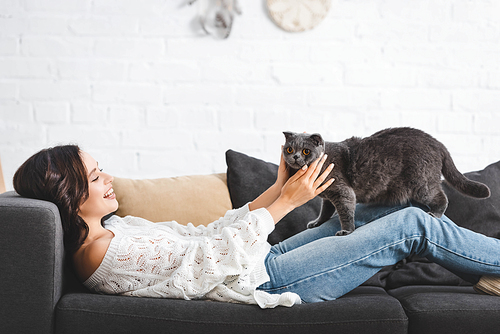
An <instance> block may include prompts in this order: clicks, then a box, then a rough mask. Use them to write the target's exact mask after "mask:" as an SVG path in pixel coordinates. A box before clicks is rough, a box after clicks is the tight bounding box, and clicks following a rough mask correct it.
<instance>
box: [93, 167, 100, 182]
mask: <svg viewBox="0 0 500 334" xmlns="http://www.w3.org/2000/svg"><path fill="white" fill-rule="evenodd" d="M99 172H102V168H99ZM97 180H99V175H98V176H96V177H95V179H93V180H92V182H94V181H97Z"/></svg>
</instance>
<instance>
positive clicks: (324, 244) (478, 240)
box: [259, 204, 500, 303]
mask: <svg viewBox="0 0 500 334" xmlns="http://www.w3.org/2000/svg"><path fill="white" fill-rule="evenodd" d="M355 219H356V230H355V231H354V232H353V233H351V234H349V235H347V236H340V237H337V236H335V233H336V232H337V231H339V230H340V223H339V219H338V216H337V215H335V216H334V217H333V218H332V219H330V220H329V221H327V222H325V223H324V224H323V225H321V226H319V227H316V228H313V229H308V230H305V231H303V232H301V233H298V234H297V235H294V236H293V237H291V238H289V239H287V240H285V241H283V242H281V243H279V244H276V245H274V246H273V247H272V248H271V251H270V252H269V254H268V255H267V257H266V268H267V272H268V274H269V276H270V278H271V280H270V281H269V282H266V283H264V284H263V285H261V286H260V287H259V289H260V290H265V291H267V292H269V293H284V292H287V291H291V292H295V293H297V294H298V295H299V296H300V297H301V299H302V300H303V301H304V302H306V303H312V302H319V301H325V300H333V299H336V298H338V297H340V296H342V295H344V294H346V293H347V292H349V291H351V290H352V289H354V288H356V287H357V286H359V285H361V284H362V283H364V282H365V281H366V280H367V279H369V278H370V277H371V276H373V275H374V274H376V273H377V272H378V271H379V270H380V269H381V268H382V267H384V266H387V265H392V264H395V263H396V262H398V261H400V260H403V259H405V258H406V257H408V256H410V255H412V254H417V255H419V256H422V257H426V258H427V259H429V260H430V261H433V262H435V263H438V264H440V265H441V266H443V267H445V268H446V269H448V270H450V271H452V272H454V273H456V274H457V275H459V276H461V277H465V276H467V277H468V278H469V280H470V281H472V282H473V283H475V282H477V280H479V277H480V276H481V275H486V274H489V275H497V276H498V275H500V240H498V239H494V238H490V237H486V236H484V235H482V234H479V233H475V232H473V231H471V230H468V229H465V228H462V227H459V226H457V225H456V224H455V223H453V222H452V221H451V220H450V219H448V218H447V217H445V216H443V217H442V218H440V219H437V218H434V217H432V216H430V215H429V214H427V213H426V211H424V210H422V209H421V208H419V207H415V206H413V205H412V204H405V205H401V206H376V205H362V204H359V205H357V207H356V214H355ZM368 223H370V224H368Z"/></svg>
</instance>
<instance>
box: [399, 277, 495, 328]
mask: <svg viewBox="0 0 500 334" xmlns="http://www.w3.org/2000/svg"><path fill="white" fill-rule="evenodd" d="M389 294H390V295H392V296H394V297H396V298H397V299H398V300H399V301H400V302H401V305H403V308H404V310H405V312H406V314H407V315H408V318H409V321H410V322H409V328H408V332H409V333H425V334H469V333H481V334H497V333H499V332H500V298H498V297H494V296H485V295H480V294H477V293H476V292H475V291H474V290H473V288H472V287H453V286H408V287H402V288H399V289H396V290H391V291H389Z"/></svg>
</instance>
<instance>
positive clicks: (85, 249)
mask: <svg viewBox="0 0 500 334" xmlns="http://www.w3.org/2000/svg"><path fill="white" fill-rule="evenodd" d="M108 232H109V233H106V234H104V235H103V236H101V237H99V238H96V239H94V240H92V241H90V242H88V243H85V244H84V245H82V247H80V249H79V250H78V251H76V253H75V254H74V256H73V261H74V265H75V270H76V272H77V274H78V276H79V277H80V279H81V280H82V281H85V280H87V279H88V278H89V277H90V276H91V275H92V274H93V273H94V272H95V271H96V270H97V268H99V266H100V264H101V262H102V260H103V259H104V256H105V255H106V252H107V250H108V248H109V245H110V243H111V240H113V237H114V234H113V233H112V232H111V231H108Z"/></svg>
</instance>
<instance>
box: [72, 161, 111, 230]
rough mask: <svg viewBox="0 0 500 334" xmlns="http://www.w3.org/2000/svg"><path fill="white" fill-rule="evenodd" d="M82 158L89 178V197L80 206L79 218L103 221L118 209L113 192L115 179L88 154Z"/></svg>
mask: <svg viewBox="0 0 500 334" xmlns="http://www.w3.org/2000/svg"><path fill="white" fill-rule="evenodd" d="M80 154H81V157H82V160H83V163H84V164H85V167H86V168H87V175H88V178H89V197H88V198H87V200H86V201H85V202H84V203H83V204H82V205H81V206H80V212H79V216H80V217H82V218H83V219H84V220H86V221H87V220H89V219H99V220H100V219H101V218H102V217H104V216H105V215H107V214H109V213H111V212H114V211H116V209H118V201H117V200H116V196H115V193H114V191H113V187H112V182H113V177H112V176H111V175H109V174H106V173H103V172H102V170H101V169H99V166H98V163H97V161H95V160H94V158H92V156H90V154H88V153H87V152H81V153H80Z"/></svg>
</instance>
